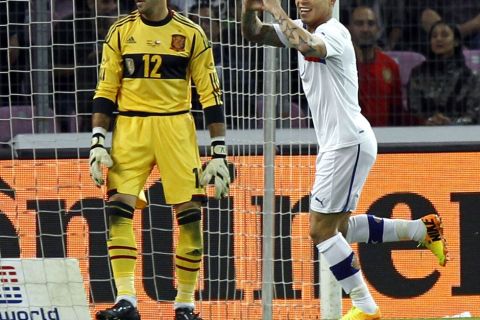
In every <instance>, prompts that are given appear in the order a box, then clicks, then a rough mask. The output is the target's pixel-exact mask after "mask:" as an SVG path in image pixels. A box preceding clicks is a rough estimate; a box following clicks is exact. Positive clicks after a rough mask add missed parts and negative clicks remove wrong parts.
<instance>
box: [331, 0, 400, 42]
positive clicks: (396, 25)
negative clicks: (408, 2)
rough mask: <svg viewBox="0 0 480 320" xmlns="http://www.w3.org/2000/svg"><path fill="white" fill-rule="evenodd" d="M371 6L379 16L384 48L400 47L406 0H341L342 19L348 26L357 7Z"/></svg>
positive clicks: (379, 31)
mask: <svg viewBox="0 0 480 320" xmlns="http://www.w3.org/2000/svg"><path fill="white" fill-rule="evenodd" d="M360 6H365V7H369V8H371V10H372V11H373V12H374V13H375V16H376V17H377V19H376V20H377V28H378V31H377V34H378V43H379V45H380V47H382V48H383V49H384V50H395V49H397V48H398V45H399V41H400V40H401V36H402V28H403V25H404V21H403V17H404V16H403V14H402V13H403V12H404V11H405V8H404V0H342V1H340V21H342V23H343V24H344V25H346V26H348V25H350V24H351V21H349V18H350V17H351V14H352V10H354V9H355V8H356V7H360Z"/></svg>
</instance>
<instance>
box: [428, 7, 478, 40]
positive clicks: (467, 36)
mask: <svg viewBox="0 0 480 320" xmlns="http://www.w3.org/2000/svg"><path fill="white" fill-rule="evenodd" d="M440 20H443V21H445V22H447V23H451V24H455V25H457V26H458V29H459V30H460V33H461V35H462V38H463V39H464V44H465V45H466V46H467V47H468V48H469V49H480V1H479V0H459V1H452V0H430V3H429V5H428V7H427V8H426V9H425V10H423V11H422V16H421V22H422V27H423V29H424V30H425V32H428V31H429V30H430V29H431V27H432V25H433V24H434V23H435V22H437V21H440Z"/></svg>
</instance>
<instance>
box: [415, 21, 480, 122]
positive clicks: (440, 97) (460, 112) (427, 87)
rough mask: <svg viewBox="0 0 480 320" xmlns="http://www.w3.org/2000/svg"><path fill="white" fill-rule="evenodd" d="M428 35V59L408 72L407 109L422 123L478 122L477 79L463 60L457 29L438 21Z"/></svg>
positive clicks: (479, 95)
mask: <svg viewBox="0 0 480 320" xmlns="http://www.w3.org/2000/svg"><path fill="white" fill-rule="evenodd" d="M428 38H429V43H428V45H429V48H428V54H427V60H426V61H425V62H423V63H422V64H421V65H419V66H418V67H416V68H415V69H413V70H412V73H411V76H410V81H409V84H408V101H409V106H410V109H411V110H412V111H415V112H417V113H418V115H419V118H420V119H421V120H420V121H421V123H422V124H425V125H450V124H451V125H455V124H476V123H478V122H479V109H480V79H479V77H478V76H475V75H474V74H473V72H472V71H471V70H470V69H469V68H468V67H467V65H466V64H465V59H464V56H463V52H462V39H461V35H460V30H459V29H458V28H457V27H456V26H454V25H452V24H448V23H446V22H444V21H438V22H436V23H434V24H433V26H432V28H431V30H430V33H429V37H428Z"/></svg>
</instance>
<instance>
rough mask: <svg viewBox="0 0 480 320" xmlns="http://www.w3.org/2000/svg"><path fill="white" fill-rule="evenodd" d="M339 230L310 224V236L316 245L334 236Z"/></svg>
mask: <svg viewBox="0 0 480 320" xmlns="http://www.w3.org/2000/svg"><path fill="white" fill-rule="evenodd" d="M336 233H337V231H336V230H335V229H330V228H319V227H312V226H310V238H311V239H312V241H313V244H314V245H317V244H319V243H322V242H323V241H325V240H327V239H330V238H331V237H333V236H334V235H335V234H336Z"/></svg>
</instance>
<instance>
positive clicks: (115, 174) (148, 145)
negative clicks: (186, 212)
mask: <svg viewBox="0 0 480 320" xmlns="http://www.w3.org/2000/svg"><path fill="white" fill-rule="evenodd" d="M111 156H112V159H113V166H112V167H111V168H110V170H109V171H108V179H107V188H108V190H109V193H122V194H129V195H133V196H136V197H138V200H139V201H137V208H142V207H144V206H145V205H146V199H145V196H144V194H143V188H144V185H145V182H146V181H147V178H148V176H149V175H150V172H151V171H152V169H153V167H154V166H155V165H157V168H158V170H159V172H160V179H161V181H162V185H163V189H164V193H165V199H166V202H167V204H178V203H183V202H188V201H190V200H193V201H200V202H204V201H206V192H205V188H203V187H201V186H200V184H199V174H200V173H201V162H200V155H199V151H198V144H197V135H196V130H195V124H194V121H193V118H192V115H191V114H190V113H184V114H179V115H169V116H147V117H130V116H123V115H119V116H118V117H117V120H116V123H115V129H114V132H113V137H112V150H111Z"/></svg>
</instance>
